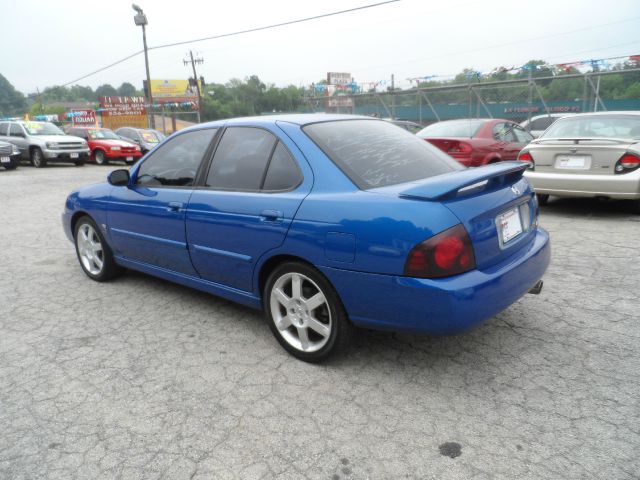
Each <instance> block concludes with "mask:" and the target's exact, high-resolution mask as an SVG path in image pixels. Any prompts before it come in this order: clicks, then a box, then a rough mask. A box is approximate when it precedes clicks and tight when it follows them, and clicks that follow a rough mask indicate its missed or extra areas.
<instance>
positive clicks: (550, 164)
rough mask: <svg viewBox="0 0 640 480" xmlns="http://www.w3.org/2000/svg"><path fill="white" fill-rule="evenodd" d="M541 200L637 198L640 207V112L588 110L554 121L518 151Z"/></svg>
mask: <svg viewBox="0 0 640 480" xmlns="http://www.w3.org/2000/svg"><path fill="white" fill-rule="evenodd" d="M518 160H522V161H526V162H529V163H530V164H531V165H530V168H529V170H528V171H527V172H526V177H527V178H528V179H529V180H530V181H531V183H532V184H533V186H534V187H535V189H536V192H537V193H538V198H539V201H540V203H542V204H544V203H546V201H547V199H548V198H549V195H556V196H559V197H604V198H613V199H629V200H634V201H635V202H636V205H637V207H638V210H639V211H640V112H631V111H629V112H601V113H584V114H579V115H574V116H571V117H565V118H561V119H559V120H558V121H557V122H555V123H554V124H553V125H551V127H549V129H548V130H546V131H545V132H544V134H543V135H542V136H541V137H540V138H538V139H536V140H534V141H532V142H531V143H529V144H528V145H527V146H526V147H525V148H524V149H522V151H521V152H520V154H519V155H518Z"/></svg>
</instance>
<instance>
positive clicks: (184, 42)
mask: <svg viewBox="0 0 640 480" xmlns="http://www.w3.org/2000/svg"><path fill="white" fill-rule="evenodd" d="M399 1H401V0H386V1H384V2H378V3H371V4H368V5H361V6H360V7H354V8H349V9H346V10H339V11H337V12H331V13H323V14H321V15H314V16H313V17H305V18H300V19H297V20H289V21H287V22H280V23H274V24H272V25H267V26H264V27H255V28H249V29H246V30H240V31H237V32H231V33H223V34H221V35H213V36H211V37H202V38H197V39H194V40H185V41H183V42H175V43H167V44H164V45H156V46H155V47H149V48H148V49H149V50H159V49H161V48H169V47H176V46H179V45H188V44H190V43H196V42H204V41H206V40H216V39H218V38H225V37H233V36H236V35H243V34H245V33H252V32H259V31H262V30H269V29H273V28H279V27H284V26H287V25H294V24H296V23H302V22H309V21H312V20H318V19H320V18H327V17H333V16H336V15H342V14H345V13H352V12H356V11H359V10H366V9H368V8H374V7H379V6H381V5H386V4H389V3H396V2H399ZM142 52H143V50H139V51H137V52H135V53H132V54H131V55H128V56H126V57H124V58H122V59H120V60H117V61H115V62H113V63H111V64H109V65H107V66H105V67H102V68H99V69H98V70H95V71H93V72H91V73H88V74H86V75H83V76H82V77H79V78H76V79H75V80H71V81H70V82H67V83H64V84H62V85H60V86H61V87H66V86H68V85H71V84H73V83H76V82H79V81H80V80H84V79H85V78H87V77H90V76H92V75H95V74H96V73H100V72H103V71H105V70H107V69H109V68H111V67H115V66H116V65H118V64H120V63H123V62H126V61H127V60H129V59H130V58H133V57H135V56H137V55H140V54H141V53H142Z"/></svg>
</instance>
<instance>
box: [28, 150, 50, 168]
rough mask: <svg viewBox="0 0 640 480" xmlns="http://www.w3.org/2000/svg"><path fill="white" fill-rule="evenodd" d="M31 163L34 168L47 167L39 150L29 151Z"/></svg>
mask: <svg viewBox="0 0 640 480" xmlns="http://www.w3.org/2000/svg"><path fill="white" fill-rule="evenodd" d="M31 163H33V166H34V167H36V168H42V167H45V166H46V165H47V161H46V160H45V158H44V155H43V154H42V150H40V149H39V148H34V149H33V150H32V151H31Z"/></svg>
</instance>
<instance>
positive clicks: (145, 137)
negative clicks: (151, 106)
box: [116, 127, 165, 154]
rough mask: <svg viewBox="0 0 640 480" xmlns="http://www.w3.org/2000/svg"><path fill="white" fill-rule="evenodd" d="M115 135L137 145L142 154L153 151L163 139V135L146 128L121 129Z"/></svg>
mask: <svg viewBox="0 0 640 480" xmlns="http://www.w3.org/2000/svg"><path fill="white" fill-rule="evenodd" d="M116 135H118V136H119V137H120V138H122V139H123V140H127V141H129V142H133V143H135V144H136V145H139V146H140V149H141V150H142V153H143V154H145V153H147V152H149V151H151V150H153V149H154V148H155V147H156V146H157V145H158V144H159V143H160V142H161V141H162V140H164V139H165V135H164V134H163V133H160V132H159V131H157V130H151V129H146V128H130V127H123V128H119V129H117V130H116Z"/></svg>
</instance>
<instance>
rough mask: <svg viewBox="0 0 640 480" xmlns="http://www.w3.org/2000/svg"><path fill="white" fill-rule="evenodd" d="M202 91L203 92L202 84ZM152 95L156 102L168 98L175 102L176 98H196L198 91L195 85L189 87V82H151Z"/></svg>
mask: <svg viewBox="0 0 640 480" xmlns="http://www.w3.org/2000/svg"><path fill="white" fill-rule="evenodd" d="M198 82H200V80H198ZM200 89H201V91H202V85H201V84H200ZM151 95H153V99H154V100H161V99H165V98H166V99H171V101H172V102H175V101H176V100H175V99H176V98H185V97H188V98H190V99H193V98H196V97H197V96H198V90H197V89H196V87H195V85H194V86H191V85H189V80H151Z"/></svg>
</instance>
